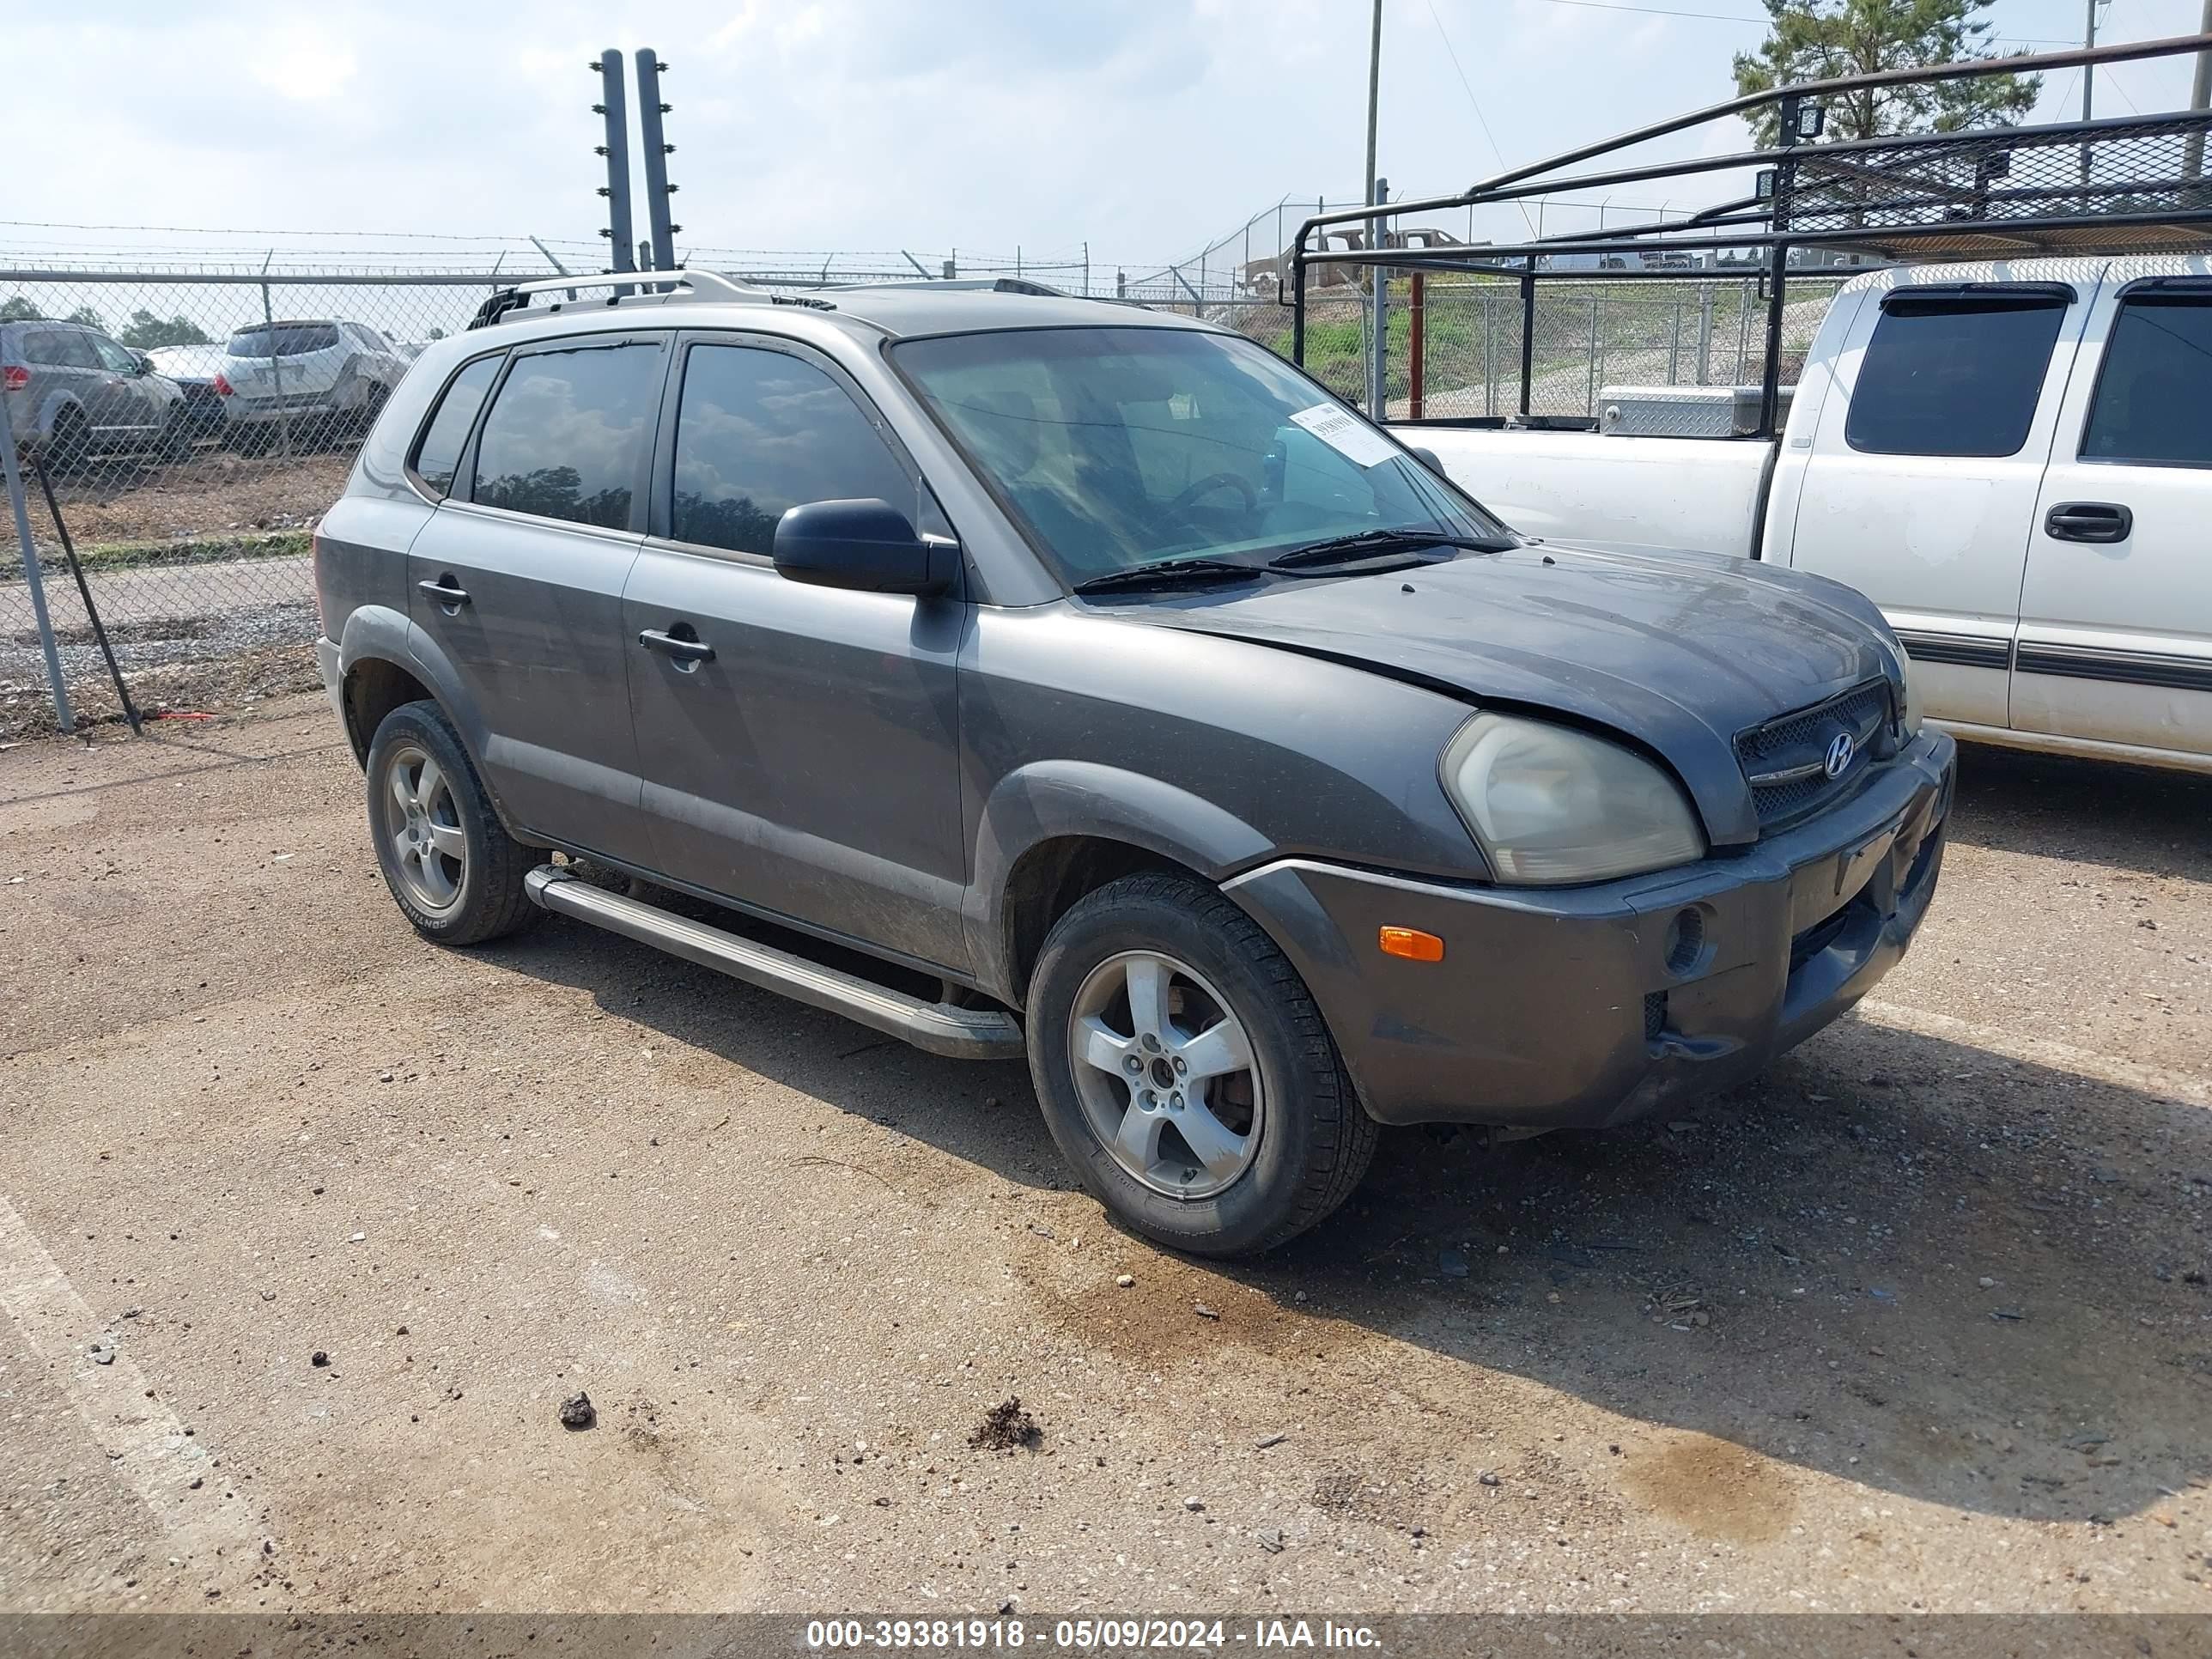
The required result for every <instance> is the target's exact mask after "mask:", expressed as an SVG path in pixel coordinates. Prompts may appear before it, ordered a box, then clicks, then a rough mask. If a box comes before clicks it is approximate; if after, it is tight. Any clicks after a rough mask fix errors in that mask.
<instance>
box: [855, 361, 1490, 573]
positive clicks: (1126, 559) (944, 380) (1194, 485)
mask: <svg viewBox="0 0 2212 1659" xmlns="http://www.w3.org/2000/svg"><path fill="white" fill-rule="evenodd" d="M892 356H893V357H894V359H895V360H896V362H897V364H898V366H899V368H901V369H902V371H903V372H904V373H905V374H907V376H908V378H909V379H910V380H912V382H913V383H914V385H915V388H916V389H917V390H918V391H919V392H920V393H921V397H922V398H923V400H924V401H925V402H927V404H928V405H929V407H930V409H931V410H932V411H933V413H934V414H935V415H936V416H937V418H938V419H939V422H942V423H943V424H944V425H945V428H947V429H948V430H949V431H950V432H951V435H953V437H954V438H955V439H956V440H957V441H958V443H959V444H960V446H961V447H962V448H963V450H964V451H965V452H966V453H967V454H968V457H969V459H970V460H971V461H972V462H973V463H974V464H975V466H976V468H977V469H978V470H979V471H981V473H982V475H983V477H984V480H985V482H986V483H988V484H990V485H991V487H992V489H994V492H995V493H996V494H997V495H998V497H999V499H1000V501H1002V502H1003V503H1005V504H1006V506H1007V507H1009V508H1010V509H1011V510H1012V512H1013V513H1015V514H1016V516H1017V517H1018V518H1019V519H1020V520H1022V521H1023V523H1024V526H1026V527H1027V529H1028V530H1029V532H1030V536H1031V538H1032V539H1033V540H1034V541H1036V544H1038V546H1039V547H1040V548H1041V549H1042V550H1044V551H1045V552H1046V553H1048V555H1049V556H1052V557H1053V558H1054V560H1055V561H1056V562H1058V563H1059V565H1060V568H1061V573H1062V574H1063V575H1064V576H1066V578H1067V579H1069V580H1072V581H1087V580H1092V579H1095V578H1097V577H1099V576H1103V575H1110V574H1112V573H1114V572H1115V571H1117V570H1126V569H1129V568H1132V567H1134V566H1138V565H1146V564H1152V563H1155V562H1158V561H1160V560H1164V559H1167V560H1173V559H1177V558H1180V557H1182V556H1185V555H1193V556H1195V555H1199V554H1204V555H1206V556H1212V557H1216V558H1220V557H1225V556H1226V557H1231V558H1234V559H1237V560H1238V561H1239V562H1250V563H1253V564H1255V565H1256V564H1259V563H1262V562H1265V561H1266V560H1267V558H1268V557H1270V556H1273V555H1275V554H1278V553H1281V552H1283V551H1285V550H1289V549H1291V548H1302V547H1306V546H1309V545H1310V544H1313V543H1315V542H1318V541H1325V540H1330V539H1333V538H1339V537H1346V536H1353V535H1358V534H1362V533H1363V532H1376V531H1400V530H1403V531H1408V532H1435V533H1436V534H1437V535H1439V536H1447V537H1454V538H1475V539H1483V540H1489V539H1497V540H1505V541H1510V540H1511V539H1513V538H1512V536H1511V532H1509V531H1507V530H1506V529H1505V528H1504V526H1501V525H1500V524H1498V522H1497V521H1496V520H1493V519H1492V518H1491V517H1490V516H1489V515H1488V514H1486V513H1484V512H1483V511H1482V510H1481V509H1480V507H1476V506H1475V505H1474V503H1473V502H1471V501H1468V499H1467V498H1466V497H1465V496H1463V495H1460V494H1459V493H1458V492H1457V491H1456V490H1455V489H1451V488H1450V487H1449V485H1447V484H1445V483H1443V481H1442V480H1441V479H1439V478H1437V477H1436V476H1435V475H1434V474H1433V473H1431V471H1429V470H1428V469H1427V468H1426V467H1425V466H1423V465H1421V464H1420V463H1419V462H1418V461H1416V460H1414V459H1413V458H1412V457H1410V456H1408V455H1407V453H1405V452H1404V451H1403V450H1401V449H1400V448H1399V447H1397V445H1395V443H1392V442H1390V441H1389V440H1388V439H1386V438H1384V437H1383V435H1381V434H1379V433H1378V432H1376V430H1375V428H1373V427H1371V426H1370V425H1368V424H1367V422H1365V421H1364V420H1362V419H1361V418H1360V417H1359V416H1358V415H1356V414H1354V413H1352V411H1350V410H1347V409H1346V407H1345V406H1344V405H1343V404H1340V403H1337V402H1336V401H1335V400H1334V399H1333V398H1330V397H1329V396H1328V393H1327V392H1323V391H1322V390H1321V389H1320V388H1319V387H1318V386H1315V385H1314V384H1313V383H1312V382H1311V381H1310V380H1307V379H1306V378H1305V377H1304V375H1302V374H1298V373H1297V371H1296V370H1295V369H1292V368H1290V367H1289V366H1288V365H1286V364H1285V363H1284V362H1282V361H1281V360H1280V359H1279V358H1278V357H1276V356H1273V355H1272V354H1271V353H1269V352H1267V351H1265V350H1263V349H1261V348H1260V347H1259V346H1257V345H1255V344H1254V343H1251V342H1250V341H1249V340H1243V339H1239V338H1237V337H1233V336H1229V335H1220V334H1212V333H1206V332H1203V331H1199V330H1196V329H1180V328H1176V329H1170V328H1150V327H1137V328H1112V327H1109V328H1052V329H1023V330H1018V331H1006V332H1001V333H991V334H962V335H952V336H948V337H939V338H937V339H924V340H914V341H909V342H908V343H905V344H903V345H900V346H896V347H895V348H893V350H892Z"/></svg>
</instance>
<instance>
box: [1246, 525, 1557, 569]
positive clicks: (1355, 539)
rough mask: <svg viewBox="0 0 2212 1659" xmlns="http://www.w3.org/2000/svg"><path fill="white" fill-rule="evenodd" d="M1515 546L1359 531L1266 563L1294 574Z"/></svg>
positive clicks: (1442, 534)
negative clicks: (1388, 556)
mask: <svg viewBox="0 0 2212 1659" xmlns="http://www.w3.org/2000/svg"><path fill="white" fill-rule="evenodd" d="M1514 545H1515V544H1514V543H1513V542H1511V541H1508V540H1505V539H1503V538H1498V537H1481V536H1455V535H1453V534H1451V533H1450V532H1447V531H1440V530H1411V529H1407V530H1362V531H1359V532H1356V533H1354V534H1352V535H1350V536H1332V537H1330V538H1328V540H1327V541H1325V542H1310V543H1309V544H1306V545H1305V546H1304V547H1294V548H1292V549H1291V550H1290V551H1289V552H1287V553H1280V554H1278V555H1276V556H1275V557H1273V558H1272V559H1270V560H1268V561H1267V568H1268V569H1270V570H1296V569H1297V568H1300V567H1302V566H1305V565H1316V564H1346V563H1350V562H1352V561H1354V560H1357V559H1364V558H1371V557H1373V556H1376V554H1383V553H1410V552H1415V551H1418V550H1420V549H1422V548H1425V547H1456V548H1462V549H1464V550H1467V551H1468V552H1470V553H1503V552H1504V551H1505V550H1506V549H1507V548H1509V547H1511V546H1514Z"/></svg>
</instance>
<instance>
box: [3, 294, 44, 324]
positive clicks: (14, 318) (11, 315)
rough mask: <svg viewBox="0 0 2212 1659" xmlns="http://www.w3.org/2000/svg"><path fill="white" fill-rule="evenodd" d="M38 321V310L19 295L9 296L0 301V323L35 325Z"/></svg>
mask: <svg viewBox="0 0 2212 1659" xmlns="http://www.w3.org/2000/svg"><path fill="white" fill-rule="evenodd" d="M39 320H40V317H39V308H38V307H36V306H34V305H33V304H32V303H31V302H30V301H28V300H27V299H25V298H24V297H23V296H22V295H20V294H11V295H9V296H8V298H7V299H6V300H4V301H0V323H35V322H37V321H39Z"/></svg>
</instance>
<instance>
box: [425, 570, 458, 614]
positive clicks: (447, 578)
mask: <svg viewBox="0 0 2212 1659" xmlns="http://www.w3.org/2000/svg"><path fill="white" fill-rule="evenodd" d="M415 586H417V587H419V588H421V589H422V591H423V592H425V593H428V595H429V596H430V597H431V598H432V599H435V600H437V602H438V603H439V604H440V605H444V606H446V607H447V609H448V610H453V611H458V610H459V609H460V608H461V607H462V606H463V605H466V604H467V603H468V602H469V596H468V592H467V590H466V589H465V588H464V587H463V586H461V585H460V584H459V582H457V581H455V580H453V573H452V572H450V571H448V572H447V574H444V575H442V576H441V577H439V578H438V580H435V581H434V582H416V584H415Z"/></svg>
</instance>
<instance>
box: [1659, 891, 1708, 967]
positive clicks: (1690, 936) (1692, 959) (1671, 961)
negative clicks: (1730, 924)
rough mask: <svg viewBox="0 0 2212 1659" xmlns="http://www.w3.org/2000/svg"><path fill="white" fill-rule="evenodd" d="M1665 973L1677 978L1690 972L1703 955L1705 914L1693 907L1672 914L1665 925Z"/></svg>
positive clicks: (1701, 959)
mask: <svg viewBox="0 0 2212 1659" xmlns="http://www.w3.org/2000/svg"><path fill="white" fill-rule="evenodd" d="M1666 946H1667V971H1668V973H1670V974H1673V975H1676V976H1677V977H1679V976H1680V975H1684V974H1686V973H1689V972H1691V971H1692V969H1695V968H1696V967H1697V966H1698V965H1699V963H1701V962H1703V961H1704V960H1705V912H1704V911H1702V910H1700V909H1699V908H1696V907H1695V906H1694V905H1692V906H1688V907H1686V908H1683V909H1680V910H1677V911H1676V912H1675V913H1674V920H1673V921H1669V922H1668V924H1667V940H1666Z"/></svg>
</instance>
